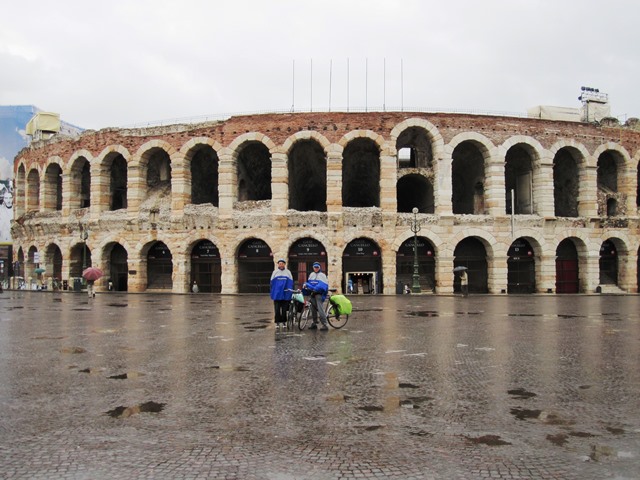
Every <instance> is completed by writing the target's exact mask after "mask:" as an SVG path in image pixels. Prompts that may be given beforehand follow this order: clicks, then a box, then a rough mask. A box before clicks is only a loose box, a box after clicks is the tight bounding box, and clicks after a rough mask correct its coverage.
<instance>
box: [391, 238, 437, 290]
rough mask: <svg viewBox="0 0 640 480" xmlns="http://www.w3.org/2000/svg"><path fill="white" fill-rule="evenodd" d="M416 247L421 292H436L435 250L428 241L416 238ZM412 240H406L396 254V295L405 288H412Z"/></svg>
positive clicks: (413, 257)
mask: <svg viewBox="0 0 640 480" xmlns="http://www.w3.org/2000/svg"><path fill="white" fill-rule="evenodd" d="M417 244H418V245H417V246H418V275H419V277H420V290H421V291H422V292H435V291H436V259H435V249H434V248H433V245H432V244H431V242H430V241H429V240H427V239H426V238H424V237H417ZM414 251H415V249H414V238H413V237H411V238H408V239H406V240H405V241H404V242H402V245H400V248H399V249H398V253H397V254H396V282H397V284H398V285H397V286H396V293H400V291H402V289H403V288H404V287H405V286H407V285H408V286H409V287H412V286H413V271H414V260H415V254H414Z"/></svg>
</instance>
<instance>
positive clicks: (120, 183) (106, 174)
mask: <svg viewBox="0 0 640 480" xmlns="http://www.w3.org/2000/svg"><path fill="white" fill-rule="evenodd" d="M131 161H132V160H131V155H130V153H129V151H128V150H127V149H126V148H125V147H123V146H122V145H109V146H107V147H105V148H104V149H103V150H102V152H100V154H99V155H98V157H97V164H98V168H97V170H98V175H97V177H98V178H97V179H96V180H94V179H92V182H96V183H98V185H99V189H98V195H99V199H98V204H99V205H100V208H101V209H104V210H120V209H126V208H127V207H128V195H127V190H128V186H129V172H128V170H129V165H130V163H131Z"/></svg>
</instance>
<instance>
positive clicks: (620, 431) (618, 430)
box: [605, 427, 624, 435]
mask: <svg viewBox="0 0 640 480" xmlns="http://www.w3.org/2000/svg"><path fill="white" fill-rule="evenodd" d="M605 429H606V430H607V432H609V433H612V434H613V435H622V434H623V433H624V428H619V427H605Z"/></svg>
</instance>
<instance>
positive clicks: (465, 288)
mask: <svg viewBox="0 0 640 480" xmlns="http://www.w3.org/2000/svg"><path fill="white" fill-rule="evenodd" d="M460 290H462V296H463V297H466V296H467V295H469V277H468V276H467V271H466V270H462V271H461V272H460Z"/></svg>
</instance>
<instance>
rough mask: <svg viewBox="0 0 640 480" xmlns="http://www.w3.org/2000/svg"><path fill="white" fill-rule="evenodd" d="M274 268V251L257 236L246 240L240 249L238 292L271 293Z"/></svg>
mask: <svg viewBox="0 0 640 480" xmlns="http://www.w3.org/2000/svg"><path fill="white" fill-rule="evenodd" d="M273 270H274V263H273V253H272V252H271V248H269V245H267V244H266V243H265V242H263V241H262V240H260V239H257V238H251V239H249V240H246V241H245V242H243V243H242V245H240V248H239V249H238V292H239V293H269V291H270V285H269V280H270V278H271V273H272V272H273Z"/></svg>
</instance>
